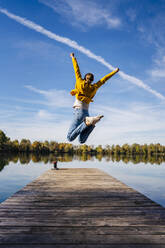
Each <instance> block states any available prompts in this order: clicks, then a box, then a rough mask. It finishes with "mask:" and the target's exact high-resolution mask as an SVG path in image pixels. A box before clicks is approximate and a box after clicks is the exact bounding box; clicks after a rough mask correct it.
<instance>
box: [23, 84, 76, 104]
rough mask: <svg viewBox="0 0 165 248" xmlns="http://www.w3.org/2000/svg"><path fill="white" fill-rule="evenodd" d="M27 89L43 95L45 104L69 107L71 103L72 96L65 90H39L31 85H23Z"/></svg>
mask: <svg viewBox="0 0 165 248" xmlns="http://www.w3.org/2000/svg"><path fill="white" fill-rule="evenodd" d="M25 87H26V88H27V89H29V90H31V91H33V92H35V93H37V94H40V95H42V96H44V98H45V99H46V102H45V105H49V106H52V107H57V108H70V107H71V106H72V105H73V102H72V97H71V95H70V94H69V92H67V91H65V90H56V89H53V90H47V91H46V90H40V89H37V88H35V87H33V86H31V85H26V86H25Z"/></svg>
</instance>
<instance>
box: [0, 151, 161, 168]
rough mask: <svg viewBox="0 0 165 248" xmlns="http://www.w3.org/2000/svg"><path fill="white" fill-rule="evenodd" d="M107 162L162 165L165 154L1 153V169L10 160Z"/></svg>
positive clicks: (25, 162) (18, 161)
mask: <svg viewBox="0 0 165 248" xmlns="http://www.w3.org/2000/svg"><path fill="white" fill-rule="evenodd" d="M103 158H104V160H105V161H106V162H109V161H111V162H121V161H122V162H123V163H125V164H127V163H129V162H131V163H133V164H138V163H141V162H143V163H145V164H147V163H150V164H157V165H160V164H162V163H164V162H165V156H161V155H155V156H154V155H153V156H146V155H133V156H126V155H117V154H116V155H106V156H103V155H102V154H99V153H98V154H97V155H96V156H92V155H90V154H86V153H82V154H81V155H71V154H68V153H59V154H56V155H54V154H53V153H51V154H48V155H42V154H38V153H19V154H18V153H17V154H14V153H7V154H0V171H2V170H3V168H4V167H5V166H6V165H8V164H9V162H13V163H20V164H29V163H30V161H32V162H33V163H38V162H43V163H44V164H47V163H53V161H55V160H57V161H59V162H71V161H73V160H78V161H94V160H95V159H97V160H98V161H102V159H103Z"/></svg>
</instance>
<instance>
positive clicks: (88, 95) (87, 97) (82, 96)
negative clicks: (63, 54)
mask: <svg viewBox="0 0 165 248" xmlns="http://www.w3.org/2000/svg"><path fill="white" fill-rule="evenodd" d="M72 62H73V68H74V71H75V76H76V84H75V89H73V90H71V92H70V93H71V95H72V96H74V95H76V98H77V99H78V100H80V101H82V102H85V103H87V104H89V103H90V102H93V100H92V98H93V97H94V96H95V94H96V91H97V90H98V88H99V87H100V86H101V85H103V84H104V83H105V82H106V81H107V80H108V79H109V78H111V77H112V76H113V75H114V74H115V73H116V72H117V71H116V70H115V71H112V72H110V73H109V74H107V75H106V76H104V77H103V78H101V79H100V80H99V81H98V82H97V83H94V84H90V83H86V82H85V80H84V79H82V77H81V73H80V69H79V66H78V63H77V60H76V58H75V57H73V58H72Z"/></svg>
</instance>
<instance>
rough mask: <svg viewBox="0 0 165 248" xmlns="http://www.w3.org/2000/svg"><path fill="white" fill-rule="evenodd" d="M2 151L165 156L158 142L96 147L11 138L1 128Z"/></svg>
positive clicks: (0, 146) (0, 149)
mask: <svg viewBox="0 0 165 248" xmlns="http://www.w3.org/2000/svg"><path fill="white" fill-rule="evenodd" d="M0 152H16V153H21V152H24V153H37V154H50V153H53V154H64V153H67V154H70V155H81V154H89V155H92V156H96V155H99V154H100V155H102V156H107V155H111V156H113V155H115V156H120V155H124V156H127V157H128V156H134V155H143V156H153V155H161V156H165V146H163V145H160V144H159V143H158V144H149V145H147V144H144V145H140V144H136V143H135V144H132V145H128V144H124V145H122V146H120V145H112V146H110V145H107V146H105V147H102V146H101V145H99V146H97V147H94V146H88V145H85V144H84V145H79V146H75V145H72V144H70V143H58V142H55V141H50V142H49V141H44V142H40V141H34V142H31V141H30V140H28V139H22V140H21V141H20V142H19V141H18V140H13V141H12V140H11V139H10V138H9V137H7V136H6V134H5V133H4V132H3V131H1V130H0Z"/></svg>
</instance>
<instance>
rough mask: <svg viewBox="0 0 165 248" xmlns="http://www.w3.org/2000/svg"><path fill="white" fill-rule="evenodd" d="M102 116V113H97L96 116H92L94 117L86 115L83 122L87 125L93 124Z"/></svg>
mask: <svg viewBox="0 0 165 248" xmlns="http://www.w3.org/2000/svg"><path fill="white" fill-rule="evenodd" d="M103 117H104V115H98V116H94V117H86V118H85V123H86V125H87V126H90V125H95V124H96V123H97V122H98V121H100V120H101V118H103Z"/></svg>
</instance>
